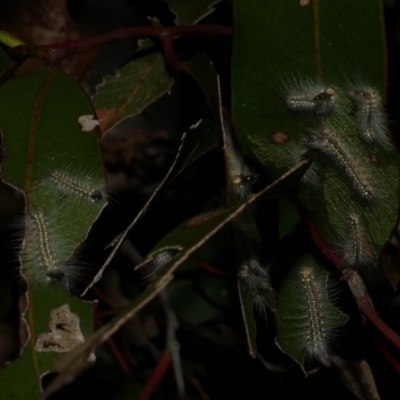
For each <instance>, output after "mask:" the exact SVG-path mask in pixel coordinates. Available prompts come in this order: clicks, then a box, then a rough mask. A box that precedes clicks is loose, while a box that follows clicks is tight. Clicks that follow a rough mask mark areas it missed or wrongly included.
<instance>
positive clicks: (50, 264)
mask: <svg viewBox="0 0 400 400" xmlns="http://www.w3.org/2000/svg"><path fill="white" fill-rule="evenodd" d="M27 242H28V249H27V250H26V251H27V254H26V256H27V257H26V258H27V259H28V260H29V262H30V265H31V267H32V273H33V274H34V276H33V277H34V278H35V279H37V280H38V281H39V282H45V283H48V284H51V285H59V286H63V287H65V288H68V286H69V282H68V278H69V276H68V275H71V272H72V270H71V268H70V267H69V266H67V265H66V264H64V263H63V262H62V261H61V259H60V256H61V254H60V252H61V249H60V246H59V244H60V243H61V242H60V240H59V238H58V237H57V235H56V234H55V232H54V231H53V230H52V229H51V227H50V224H49V221H48V218H47V216H46V215H45V214H44V213H43V211H42V210H34V211H33V212H32V213H31V214H30V215H28V224H27Z"/></svg>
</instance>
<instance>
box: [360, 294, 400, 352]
mask: <svg viewBox="0 0 400 400" xmlns="http://www.w3.org/2000/svg"><path fill="white" fill-rule="evenodd" d="M356 301H357V304H358V306H359V307H360V308H361V310H362V312H363V313H364V315H365V316H366V317H367V319H368V321H370V322H371V323H372V324H373V325H374V326H375V327H376V328H377V329H378V330H379V331H380V332H382V333H383V334H384V335H385V336H386V337H387V338H388V339H389V340H390V341H391V342H392V343H393V344H394V345H395V346H396V347H397V348H398V349H400V336H399V335H398V334H397V333H396V332H395V331H394V330H393V329H392V328H390V326H388V325H386V323H385V322H384V321H382V320H381V319H380V317H379V316H378V314H377V313H376V311H375V309H374V307H373V305H372V300H371V298H370V297H369V294H368V293H367V292H366V294H365V295H364V296H362V297H361V298H356Z"/></svg>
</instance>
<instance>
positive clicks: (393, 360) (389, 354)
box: [372, 333, 400, 375]
mask: <svg viewBox="0 0 400 400" xmlns="http://www.w3.org/2000/svg"><path fill="white" fill-rule="evenodd" d="M372 337H373V338H374V341H375V343H376V345H377V346H378V347H379V350H380V351H381V352H382V354H383V355H384V356H385V358H386V359H387V360H388V361H389V362H390V364H391V365H392V367H393V368H394V369H395V371H396V372H397V373H398V374H399V375H400V361H399V359H398V357H395V356H394V355H393V353H394V352H393V349H390V348H389V347H388V345H387V343H384V342H383V340H382V339H381V337H378V336H377V335H376V334H374V333H372Z"/></svg>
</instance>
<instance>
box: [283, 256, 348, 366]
mask: <svg viewBox="0 0 400 400" xmlns="http://www.w3.org/2000/svg"><path fill="white" fill-rule="evenodd" d="M303 261H304V263H302V264H301V266H300V267H297V268H292V269H291V270H290V274H289V275H288V276H287V277H286V279H285V280H284V281H283V282H282V284H281V288H280V293H279V295H280V296H279V306H278V316H277V318H278V319H277V328H278V344H279V346H280V347H281V349H282V350H283V351H285V352H286V353H288V354H289V355H291V356H292V357H293V358H294V359H295V360H296V361H297V362H298V363H299V364H300V365H301V366H302V368H303V370H304V371H305V372H306V370H307V369H308V367H309V366H310V365H312V364H313V360H317V361H319V362H320V363H322V364H325V365H330V359H329V355H330V353H331V347H332V345H333V343H334V341H335V336H336V335H337V332H338V331H337V330H338V329H339V328H340V327H341V326H342V325H344V324H345V323H346V321H347V317H346V316H345V315H344V314H342V313H341V312H340V311H339V310H338V309H336V308H335V307H334V306H333V304H332V300H331V297H332V294H333V291H332V289H333V287H332V285H331V283H330V281H329V273H328V271H327V270H326V269H325V268H323V267H322V266H319V265H317V264H315V261H314V260H313V259H311V258H308V257H307V259H306V260H303Z"/></svg>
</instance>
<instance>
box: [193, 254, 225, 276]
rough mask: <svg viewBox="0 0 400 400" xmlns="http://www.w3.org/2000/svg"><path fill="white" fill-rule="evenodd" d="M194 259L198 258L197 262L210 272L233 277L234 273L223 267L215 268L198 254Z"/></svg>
mask: <svg viewBox="0 0 400 400" xmlns="http://www.w3.org/2000/svg"><path fill="white" fill-rule="evenodd" d="M194 259H195V260H196V262H197V264H199V266H200V268H203V269H204V270H206V271H207V272H210V273H211V274H214V275H219V276H228V277H232V274H231V273H229V272H228V271H224V270H222V269H219V268H215V267H213V266H212V265H210V264H208V263H207V262H205V261H204V260H203V259H202V258H200V257H198V256H197V257H194Z"/></svg>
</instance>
